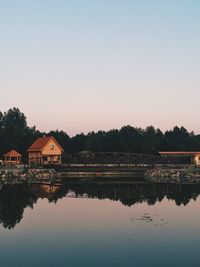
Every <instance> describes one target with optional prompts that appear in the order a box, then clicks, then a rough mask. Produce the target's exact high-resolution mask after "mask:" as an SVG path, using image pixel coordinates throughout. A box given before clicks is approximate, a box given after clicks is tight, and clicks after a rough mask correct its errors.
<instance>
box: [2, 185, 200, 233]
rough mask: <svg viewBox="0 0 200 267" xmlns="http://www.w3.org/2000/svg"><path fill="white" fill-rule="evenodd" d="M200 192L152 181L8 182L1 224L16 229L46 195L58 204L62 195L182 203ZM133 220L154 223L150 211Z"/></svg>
mask: <svg viewBox="0 0 200 267" xmlns="http://www.w3.org/2000/svg"><path fill="white" fill-rule="evenodd" d="M199 194H200V186H199V185H177V184H152V183H147V182H143V181H139V182H122V181H117V182H116V181H115V182H101V183H99V182H95V181H93V182H87V181H84V182H77V181H75V182H69V183H66V184H64V185H61V184H55V185H48V184H32V185H26V184H24V185H19V184H18V185H5V186H4V187H3V188H2V189H1V191H0V223H1V224H2V225H3V227H4V228H7V229H12V228H14V227H15V225H16V224H18V223H19V222H20V221H21V220H22V218H23V213H24V210H25V208H26V207H31V208H33V207H34V204H35V203H37V200H38V199H43V198H46V199H48V201H49V202H54V203H56V202H57V201H58V200H59V199H62V198H97V199H109V200H112V201H120V202H121V203H122V204H123V205H125V206H132V205H135V204H138V203H143V202H145V203H147V204H148V205H154V204H155V203H156V202H161V201H162V200H163V199H164V198H165V197H166V198H167V199H168V200H173V201H175V203H176V205H177V206H180V205H182V204H183V205H187V204H188V203H189V202H190V201H191V200H196V199H197V197H198V196H199ZM131 220H133V221H135V220H138V221H140V220H142V221H146V222H147V223H149V222H152V218H151V216H149V214H143V215H142V216H141V217H140V218H132V219H131Z"/></svg>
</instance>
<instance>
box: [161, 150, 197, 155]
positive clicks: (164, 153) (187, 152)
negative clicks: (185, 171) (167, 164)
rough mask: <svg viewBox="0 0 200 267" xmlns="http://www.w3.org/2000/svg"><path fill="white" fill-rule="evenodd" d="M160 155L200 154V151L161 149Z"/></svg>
mask: <svg viewBox="0 0 200 267" xmlns="http://www.w3.org/2000/svg"><path fill="white" fill-rule="evenodd" d="M159 154H160V155H199V154H200V151H160V152H159Z"/></svg>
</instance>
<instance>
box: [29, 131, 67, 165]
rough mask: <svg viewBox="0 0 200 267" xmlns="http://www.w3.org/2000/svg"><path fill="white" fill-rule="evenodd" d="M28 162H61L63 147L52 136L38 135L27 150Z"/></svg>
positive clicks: (37, 163)
mask: <svg viewBox="0 0 200 267" xmlns="http://www.w3.org/2000/svg"><path fill="white" fill-rule="evenodd" d="M27 152H28V159H29V164H35V165H54V164H61V156H62V152H63V149H62V147H61V146H60V145H59V143H58V142H57V141H56V140H55V138H54V137H53V136H48V137H39V138H38V139H37V140H36V141H35V142H34V143H33V144H32V145H31V146H30V147H29V149H28V150H27Z"/></svg>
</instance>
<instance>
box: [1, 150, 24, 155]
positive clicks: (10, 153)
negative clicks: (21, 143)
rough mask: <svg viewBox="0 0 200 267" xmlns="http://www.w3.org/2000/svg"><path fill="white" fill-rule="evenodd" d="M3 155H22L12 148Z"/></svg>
mask: <svg viewBox="0 0 200 267" xmlns="http://www.w3.org/2000/svg"><path fill="white" fill-rule="evenodd" d="M4 157H22V155H21V154H20V153H19V152H17V151H16V150H14V149H13V150H11V151H9V152H7V153H6V154H4Z"/></svg>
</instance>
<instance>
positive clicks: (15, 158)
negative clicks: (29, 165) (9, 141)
mask: <svg viewBox="0 0 200 267" xmlns="http://www.w3.org/2000/svg"><path fill="white" fill-rule="evenodd" d="M3 157H4V160H3V163H4V164H6V165H7V164H12V165H19V164H21V160H22V155H21V154H20V153H18V152H17V151H16V150H14V149H13V150H11V151H9V152H8V153H6V154H4V156H3Z"/></svg>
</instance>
